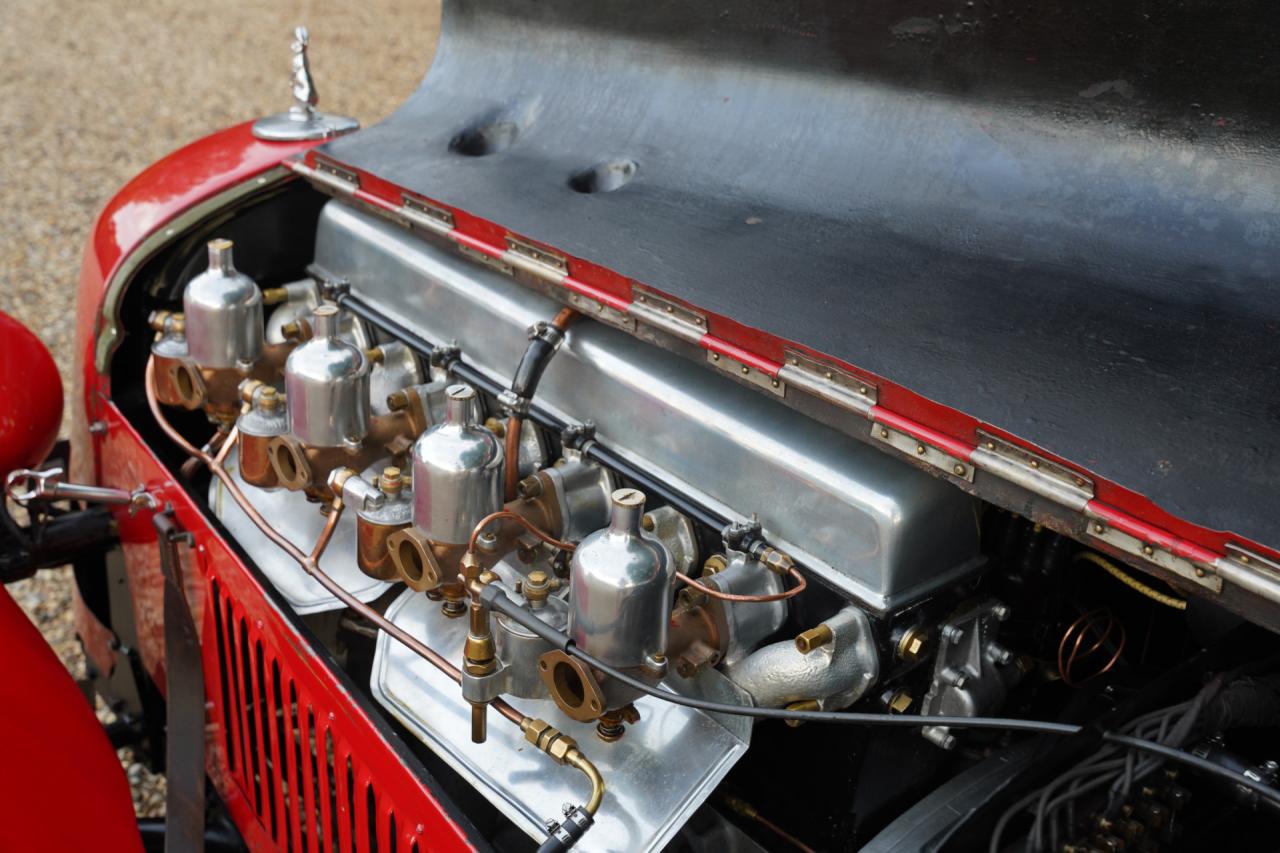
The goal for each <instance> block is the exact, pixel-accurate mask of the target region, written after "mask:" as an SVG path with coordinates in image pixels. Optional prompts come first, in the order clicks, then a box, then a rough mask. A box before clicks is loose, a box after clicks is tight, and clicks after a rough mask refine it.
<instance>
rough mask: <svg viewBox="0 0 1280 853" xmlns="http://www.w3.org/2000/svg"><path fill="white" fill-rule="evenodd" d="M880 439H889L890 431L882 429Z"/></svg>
mask: <svg viewBox="0 0 1280 853" xmlns="http://www.w3.org/2000/svg"><path fill="white" fill-rule="evenodd" d="M880 437H881V438H888V437H889V431H888V430H887V429H882V430H880Z"/></svg>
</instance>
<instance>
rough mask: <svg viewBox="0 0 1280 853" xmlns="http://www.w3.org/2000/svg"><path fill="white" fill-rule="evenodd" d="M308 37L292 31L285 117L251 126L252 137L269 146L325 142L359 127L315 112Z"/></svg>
mask: <svg viewBox="0 0 1280 853" xmlns="http://www.w3.org/2000/svg"><path fill="white" fill-rule="evenodd" d="M310 44H311V36H310V34H309V33H308V32H307V28H306V27H298V28H296V29H295V30H294V31H293V42H292V43H291V44H290V45H289V49H290V50H291V51H292V57H291V60H290V70H291V72H292V81H291V82H292V84H293V85H292V89H293V106H291V107H290V108H289V111H288V112H287V113H277V114H276V115H272V116H267V117H266V118H261V119H258V120H257V121H256V122H254V123H253V135H254V136H256V137H258V138H259V139H267V140H270V141H272V142H290V141H294V140H302V139H328V138H329V137H331V136H340V135H341V134H344V133H350V132H351V131H353V130H357V129H359V127H360V122H358V121H356V120H355V119H353V118H348V117H347V116H337V115H330V114H328V113H322V112H319V111H317V110H316V104H317V103H319V101H320V95H319V93H318V92H317V91H316V83H315V80H314V79H312V77H311V61H310V60H309V59H308V57H307V47H308V46H309V45H310Z"/></svg>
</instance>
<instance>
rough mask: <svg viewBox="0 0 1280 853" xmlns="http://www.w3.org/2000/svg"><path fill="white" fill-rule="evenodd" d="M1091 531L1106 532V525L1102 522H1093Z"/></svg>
mask: <svg viewBox="0 0 1280 853" xmlns="http://www.w3.org/2000/svg"><path fill="white" fill-rule="evenodd" d="M1093 532H1094V533H1106V532H1107V527H1106V525H1105V524H1102V523H1101V522H1099V523H1098V524H1095V525H1094V526H1093Z"/></svg>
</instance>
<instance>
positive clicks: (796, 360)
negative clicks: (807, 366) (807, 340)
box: [791, 358, 800, 365]
mask: <svg viewBox="0 0 1280 853" xmlns="http://www.w3.org/2000/svg"><path fill="white" fill-rule="evenodd" d="M791 363H792V364H794V365H799V364H800V359H798V358H793V359H791Z"/></svg>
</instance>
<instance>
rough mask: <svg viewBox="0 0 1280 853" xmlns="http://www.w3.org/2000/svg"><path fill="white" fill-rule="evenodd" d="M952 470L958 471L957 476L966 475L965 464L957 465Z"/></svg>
mask: <svg viewBox="0 0 1280 853" xmlns="http://www.w3.org/2000/svg"><path fill="white" fill-rule="evenodd" d="M951 470H952V471H955V472H956V476H957V477H963V476H964V466H963V465H957V466H956V467H954V468H952V469H951Z"/></svg>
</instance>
